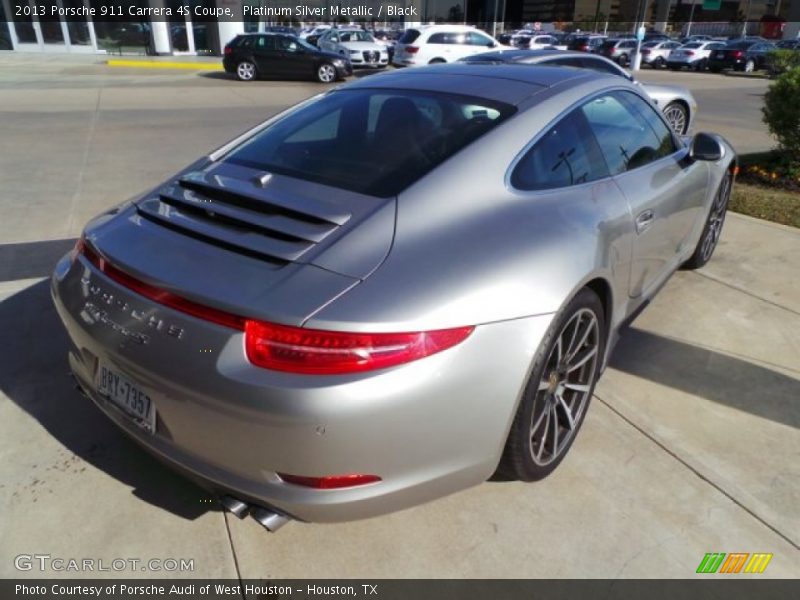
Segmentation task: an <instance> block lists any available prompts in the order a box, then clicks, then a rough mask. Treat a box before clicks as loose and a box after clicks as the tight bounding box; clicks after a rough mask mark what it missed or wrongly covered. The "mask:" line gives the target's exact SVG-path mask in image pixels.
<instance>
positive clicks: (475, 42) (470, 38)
mask: <svg viewBox="0 0 800 600" xmlns="http://www.w3.org/2000/svg"><path fill="white" fill-rule="evenodd" d="M467 43H468V44H470V45H471V46H489V45H491V44H493V42H492V39H491V38H489V37H487V36H485V35H483V34H482V33H478V32H477V31H470V32H469V33H468V34H467Z"/></svg>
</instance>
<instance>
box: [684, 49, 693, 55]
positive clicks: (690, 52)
mask: <svg viewBox="0 0 800 600" xmlns="http://www.w3.org/2000/svg"><path fill="white" fill-rule="evenodd" d="M686 56H694V52H692V51H691V50H687V51H686Z"/></svg>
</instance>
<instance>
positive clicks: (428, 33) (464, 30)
mask: <svg viewBox="0 0 800 600" xmlns="http://www.w3.org/2000/svg"><path fill="white" fill-rule="evenodd" d="M508 47H509V46H503V45H502V44H501V43H500V42H498V41H497V40H496V39H494V38H493V37H492V36H490V35H489V34H487V33H484V32H483V31H481V30H480V29H475V28H474V27H469V26H468V25H425V26H422V27H415V28H413V29H408V30H406V32H405V33H404V34H403V35H402V37H401V38H400V39H399V40H398V41H397V45H396V46H395V51H394V59H393V60H392V64H394V65H395V66H397V67H415V66H419V65H430V64H436V63H448V62H454V61H457V60H458V59H459V58H463V57H465V56H471V55H473V54H479V53H481V52H487V51H488V50H491V49H493V48H494V49H501V48H508Z"/></svg>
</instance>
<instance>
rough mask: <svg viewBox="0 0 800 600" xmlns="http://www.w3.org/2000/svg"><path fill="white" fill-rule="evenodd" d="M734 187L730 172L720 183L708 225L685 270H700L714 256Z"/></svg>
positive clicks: (707, 221) (704, 228) (684, 264)
mask: <svg viewBox="0 0 800 600" xmlns="http://www.w3.org/2000/svg"><path fill="white" fill-rule="evenodd" d="M732 187H733V175H732V174H731V172H730V171H728V172H727V173H726V174H725V177H723V179H722V181H721V182H720V184H719V188H718V189H717V193H716V195H715V196H714V202H713V203H712V204H711V211H710V212H709V213H708V218H707V219H706V224H705V226H704V227H703V233H702V234H701V235H700V241H699V242H697V247H696V248H695V249H694V254H692V256H691V257H690V258H689V260H687V261H686V262H685V263H683V267H684V268H685V269H699V268H700V267H702V266H703V265H705V264H706V263H707V262H708V261H709V260H710V259H711V256H712V255H713V254H714V250H715V249H716V247H717V242H719V237H720V235H721V234H722V225H723V224H724V223H725V215H726V214H727V212H728V201H729V200H730V197H731V188H732Z"/></svg>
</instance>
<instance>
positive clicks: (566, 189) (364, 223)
mask: <svg viewBox="0 0 800 600" xmlns="http://www.w3.org/2000/svg"><path fill="white" fill-rule="evenodd" d="M643 94H644V92H643V91H642V90H641V88H640V87H639V86H636V85H634V84H633V83H631V82H628V81H626V80H623V79H622V78H620V77H615V76H613V75H604V74H600V73H597V72H593V71H589V70H582V69H575V68H568V67H536V66H531V67H527V68H519V67H516V66H507V65H497V66H495V67H492V68H487V67H485V66H480V65H468V64H452V65H442V66H434V67H423V68H419V69H407V70H403V71H397V72H392V73H386V74H382V75H377V76H373V77H369V78H365V79H362V80H359V81H357V82H354V83H351V84H348V85H345V86H342V87H340V88H337V89H335V90H332V91H329V92H327V93H324V94H321V95H319V96H316V97H314V98H312V99H310V100H307V101H305V102H303V103H301V104H300V105H298V106H296V107H293V108H291V109H289V110H287V111H285V112H283V113H281V114H279V115H278V116H276V117H274V118H272V119H270V120H268V121H267V122H265V123H263V124H262V125H260V126H258V127H256V128H255V129H253V130H251V131H249V132H247V133H245V134H244V135H242V136H240V137H239V138H237V139H235V140H233V141H232V142H230V143H228V144H227V145H225V146H223V147H221V148H220V149H218V150H217V151H215V152H212V153H211V154H209V155H207V156H205V157H203V158H201V159H200V160H198V161H197V162H195V163H194V164H192V165H191V166H189V167H188V168H186V169H185V170H184V171H182V172H181V173H179V174H177V175H176V176H175V177H173V178H171V179H170V180H169V181H166V182H165V183H163V184H161V185H159V186H157V187H156V188H154V189H153V190H152V191H150V192H148V193H146V194H144V195H143V196H142V197H140V198H139V199H137V200H135V201H133V202H129V203H126V204H123V205H121V206H119V207H117V208H114V209H113V210H111V211H109V212H107V213H104V214H102V215H100V216H98V217H96V218H95V219H94V220H92V221H91V222H90V223H89V224H88V225H87V226H86V228H85V231H84V234H83V236H82V237H81V239H80V240H79V242H78V243H77V245H76V247H75V249H74V250H73V251H72V252H71V253H70V254H68V255H67V256H65V257H64V258H63V259H62V260H61V261H60V262H59V263H58V265H57V266H56V269H55V273H54V275H53V278H52V294H53V297H54V300H55V304H56V307H57V310H58V313H59V315H60V317H61V319H62V320H63V322H64V324H65V326H66V328H67V330H68V332H69V335H70V338H71V341H72V344H73V348H72V349H71V351H70V353H69V361H70V365H71V368H72V370H73V372H74V375H75V378H76V380H77V382H78V383H79V385H80V387H81V388H82V390H83V391H84V392H85V394H86V395H87V396H89V397H90V398H91V399H92V400H93V401H94V402H95V403H96V404H97V405H98V406H99V407H100V409H101V410H102V411H103V412H105V413H106V414H107V415H108V416H109V417H110V418H111V419H112V420H113V421H114V422H116V423H117V425H118V426H119V427H120V428H122V429H123V430H124V431H125V432H127V433H128V434H129V435H130V436H131V437H133V438H134V439H135V440H137V441H138V442H139V443H141V444H142V445H143V446H145V447H146V448H147V449H149V450H150V451H152V452H153V453H154V454H156V455H157V456H158V457H160V458H161V459H162V460H164V461H166V462H167V463H169V464H171V465H172V466H173V467H175V468H176V469H179V470H181V471H182V472H184V473H186V474H187V475H189V476H190V477H193V478H195V479H196V480H198V481H200V482H202V484H203V485H205V486H207V488H208V489H210V490H212V492H213V493H215V494H216V495H218V496H219V497H220V499H221V502H222V504H223V505H224V506H225V507H226V508H227V509H228V510H231V511H232V512H234V513H235V514H237V515H238V516H244V515H245V514H248V513H250V514H252V515H253V516H254V517H255V518H256V519H257V520H258V521H259V522H261V523H262V524H263V525H264V526H265V527H266V528H267V529H269V530H272V531H274V530H275V529H277V528H278V527H280V526H281V525H282V524H284V523H286V522H287V521H288V520H290V519H297V520H302V521H316V522H326V521H327V522H330V521H344V520H350V519H358V518H363V517H368V516H372V515H378V514H381V513H386V512H389V511H394V510H398V509H402V508H405V507H409V506H412V505H415V504H418V503H421V502H424V501H427V500H431V499H434V498H437V497H441V496H443V495H445V494H449V493H452V492H455V491H458V490H461V489H464V488H467V487H469V486H473V485H476V484H479V483H480V482H482V481H485V480H486V479H487V478H489V477H491V476H492V475H493V474H494V473H500V474H502V476H503V477H512V478H516V479H521V480H524V481H532V480H538V479H541V478H543V477H545V476H546V475H548V474H549V473H550V472H551V471H552V470H553V469H555V468H556V466H557V465H558V464H559V463H560V462H561V461H562V460H563V458H564V456H565V455H566V453H567V452H568V450H569V448H570V446H571V444H572V443H573V441H574V439H575V435H576V434H577V432H578V430H579V429H580V426H581V423H582V422H583V420H584V418H585V416H586V411H587V409H588V407H589V402H590V400H591V397H592V391H593V388H594V385H595V381H596V380H597V377H598V375H599V373H600V372H601V371H602V369H603V367H604V365H605V364H606V362H607V360H608V357H609V352H610V350H611V348H612V347H613V345H614V341H615V339H616V337H617V335H618V331H619V329H620V327H621V326H622V325H623V324H624V323H625V322H626V319H629V318H630V317H631V315H633V314H634V313H635V312H636V311H637V309H638V308H640V307H642V306H643V305H644V304H645V303H646V302H647V301H648V300H649V299H650V298H652V296H653V295H654V294H655V293H656V291H657V290H658V289H659V288H660V287H661V285H662V284H663V283H664V282H665V281H666V280H667V278H669V276H670V275H671V274H672V273H673V272H674V271H675V270H676V269H678V268H679V267H681V266H684V267H688V268H696V267H700V266H702V265H703V264H704V263H705V262H706V261H708V260H709V258H710V257H711V254H712V253H713V251H714V248H715V246H716V244H717V240H718V239H719V236H720V232H721V229H722V225H723V221H724V218H725V212H726V209H727V203H728V197H729V195H730V191H731V184H732V181H733V178H734V175H735V173H736V170H737V167H736V157H735V154H734V151H733V149H732V148H731V147H730V146H729V145H728V144H727V143H726V142H725V141H724V140H723V139H721V138H720V137H718V136H716V135H711V134H704V133H698V134H697V135H696V136H695V137H694V138H693V139H691V140H689V139H681V138H680V137H678V136H677V135H676V134H674V133H673V132H672V131H671V130H670V128H669V126H668V124H667V123H666V121H665V120H664V117H663V115H662V114H660V113H659V112H658V111H657V110H656V109H655V108H654V107H653V105H652V104H651V103H650V102H649V101H648V100H647V99H646V97H645V96H643Z"/></svg>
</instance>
